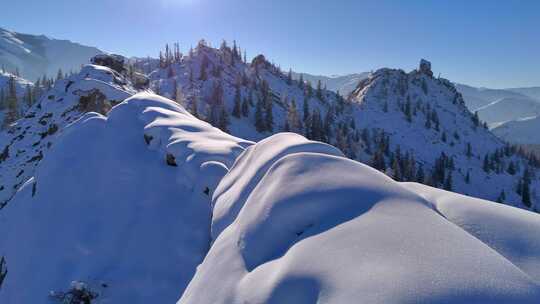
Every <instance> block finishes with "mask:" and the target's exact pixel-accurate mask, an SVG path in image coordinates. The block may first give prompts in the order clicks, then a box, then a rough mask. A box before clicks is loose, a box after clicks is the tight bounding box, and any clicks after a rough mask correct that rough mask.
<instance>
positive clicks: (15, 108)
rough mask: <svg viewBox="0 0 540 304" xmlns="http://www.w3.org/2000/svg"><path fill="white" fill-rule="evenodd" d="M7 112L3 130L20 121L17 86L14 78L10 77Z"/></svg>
mask: <svg viewBox="0 0 540 304" xmlns="http://www.w3.org/2000/svg"><path fill="white" fill-rule="evenodd" d="M5 103H6V108H7V112H6V114H5V116H4V122H3V126H2V127H3V129H5V128H7V127H8V126H9V125H11V124H12V123H14V122H15V121H16V120H17V119H19V104H18V100H17V86H16V80H15V77H14V76H10V77H9V80H8V93H7V97H6V102H5Z"/></svg>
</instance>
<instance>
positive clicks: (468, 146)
mask: <svg viewBox="0 0 540 304" xmlns="http://www.w3.org/2000/svg"><path fill="white" fill-rule="evenodd" d="M465 155H467V158H471V156H472V147H471V143H470V142H468V143H467V150H466V152H465Z"/></svg>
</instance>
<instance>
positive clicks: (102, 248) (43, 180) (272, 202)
mask: <svg viewBox="0 0 540 304" xmlns="http://www.w3.org/2000/svg"><path fill="white" fill-rule="evenodd" d="M86 69H87V72H88V77H84V76H86V75H82V76H80V78H78V79H77V81H76V83H73V84H72V85H71V86H70V88H69V89H68V92H73V91H72V88H71V87H73V90H75V91H77V90H80V88H81V87H84V88H86V89H88V87H86V85H87V84H86V83H88V82H93V83H94V85H96V86H103V88H105V87H107V88H108V92H109V94H110V95H111V96H115V95H118V96H120V95H122V94H125V95H126V97H127V98H125V100H124V101H122V102H120V103H119V104H117V105H115V106H114V107H113V108H112V110H110V111H109V112H108V113H107V116H104V115H102V114H98V113H86V114H85V113H80V112H79V114H77V115H75V114H73V115H74V116H73V117H74V118H73V119H74V121H71V122H70V123H66V124H65V125H64V126H63V127H62V129H61V131H60V132H59V133H58V134H57V135H55V136H54V140H53V141H52V142H54V144H53V145H52V147H51V148H50V149H49V150H47V151H46V152H44V157H43V160H42V161H40V162H39V164H38V165H36V168H35V170H34V171H32V173H31V177H30V178H29V179H26V180H25V182H24V183H23V184H22V185H21V187H20V188H19V189H18V191H17V193H16V194H15V196H14V197H13V199H12V200H11V201H10V202H9V204H7V206H6V207H5V208H3V209H2V211H1V212H0V231H2V234H0V255H1V256H5V258H6V261H7V269H8V276H7V277H6V280H5V281H4V284H3V286H2V290H1V292H0V303H47V301H49V298H48V297H49V296H50V295H55V294H57V293H61V292H65V291H67V290H68V288H69V286H70V282H73V281H76V282H81V283H83V284H85V285H86V286H87V287H86V288H88V289H89V290H91V291H93V292H97V293H98V294H99V297H98V298H97V303H149V302H152V303H174V302H175V301H178V303H181V304H185V303H186V304H187V303H197V304H205V303H212V304H215V303H358V302H362V303H536V302H537V299H538V298H539V297H540V286H539V284H538V282H539V279H540V261H539V260H540V258H539V257H540V238H539V237H538V234H537V233H536V231H538V229H540V216H539V215H538V214H534V213H531V212H528V211H525V210H520V209H516V208H513V207H509V206H505V205H499V204H495V203H493V202H488V201H483V200H479V199H473V198H470V197H466V196H463V195H458V194H454V193H450V192H446V191H442V190H438V189H434V188H430V187H427V186H424V185H420V184H415V183H398V182H395V181H393V180H392V179H391V178H389V177H387V176H386V175H385V174H383V173H380V172H378V171H376V170H374V169H372V168H370V167H368V166H366V165H364V164H362V163H359V162H356V161H353V160H350V159H347V158H345V157H343V154H342V153H341V152H340V151H339V150H338V149H336V148H334V147H332V146H330V145H327V144H324V143H320V142H314V141H309V140H307V139H305V138H304V137H303V136H301V135H298V134H293V133H279V134H276V135H273V136H270V137H267V138H265V139H263V140H261V141H259V142H258V143H253V142H251V141H247V140H243V139H241V138H239V137H235V136H232V135H228V134H226V133H224V132H222V131H220V130H219V129H217V128H214V127H212V126H211V125H209V124H208V123H206V122H203V121H201V120H199V119H197V118H196V117H194V116H193V115H191V114H190V113H188V112H187V111H186V110H185V109H184V108H183V107H182V106H181V105H178V104H177V103H175V102H173V101H171V100H168V99H166V98H163V97H159V96H157V95H154V94H152V93H150V92H141V93H138V94H134V95H132V93H131V92H132V91H130V90H131V89H130V88H129V85H118V86H115V85H114V83H115V81H114V79H112V78H108V77H109V76H111V75H109V73H111V71H110V70H108V69H101V68H97V67H93V66H89V67H87V68H86ZM112 75H113V76H114V74H112ZM119 80H121V79H116V82H118V81H119ZM111 81H112V82H111ZM58 86H59V87H57V90H59V91H62V90H63V89H65V87H62V86H60V84H58ZM131 95H132V96H131ZM63 96H64V97H66V95H63ZM118 96H117V97H118ZM66 100H68V102H69V100H71V99H66ZM72 102H73V103H76V99H73V100H72ZM41 104H42V107H43V108H42V109H44V110H45V111H46V109H48V107H49V106H48V104H52V105H56V106H58V104H61V103H58V102H57V101H55V100H54V99H53V100H48V99H46V98H45V99H44V100H42V101H41ZM66 106H67V105H66ZM60 113H63V112H54V115H57V114H60ZM69 113H71V112H69ZM30 122H32V123H34V124H38V123H36V121H32V119H29V120H28V121H27V123H30ZM21 123H22V122H21ZM508 227H511V229H508ZM21 290H24V292H21Z"/></svg>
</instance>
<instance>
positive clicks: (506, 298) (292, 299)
mask: <svg viewBox="0 0 540 304" xmlns="http://www.w3.org/2000/svg"><path fill="white" fill-rule="evenodd" d="M281 136H283V135H275V136H273V137H271V138H269V139H268V140H267V141H269V142H270V141H275V142H278V141H279V142H281V143H286V144H284V146H287V145H289V146H291V147H293V146H297V145H299V144H301V143H302V140H301V139H296V140H294V139H291V138H283V139H282V140H279V137H281ZM265 146H271V145H268V144H267V143H266V142H264V141H263V142H261V143H258V144H257V145H255V146H252V147H250V148H249V149H248V150H247V151H246V152H245V153H244V154H243V155H242V156H241V157H240V158H239V159H238V160H237V163H236V164H235V165H234V166H233V168H232V169H231V171H230V172H229V173H228V174H227V175H226V176H225V177H224V179H223V181H222V183H221V184H220V186H219V187H218V190H217V191H216V193H215V195H214V198H213V200H214V204H215V209H214V221H213V227H212V229H213V232H214V237H216V236H217V239H216V240H215V241H214V243H213V245H212V247H211V249H210V251H209V253H208V254H207V256H206V258H205V260H204V262H203V263H202V265H201V266H200V267H199V268H198V271H197V273H196V275H195V277H194V279H193V280H192V281H191V283H190V285H189V287H188V288H187V290H186V292H185V293H184V295H183V297H182V298H181V300H180V301H179V302H178V303H359V302H360V303H518V302H519V303H535V302H536V301H537V299H538V297H539V296H540V288H539V286H538V283H537V282H538V281H537V280H538V269H539V268H538V264H537V263H538V261H540V257H539V256H538V252H539V248H538V244H539V241H540V238H539V237H538V236H537V234H536V233H534V232H533V231H535V230H537V229H538V228H540V226H539V225H540V218H539V217H538V216H537V215H536V214H532V213H529V212H526V211H521V210H517V209H514V208H511V207H507V206H503V205H497V204H494V203H491V202H486V201H482V200H479V199H472V198H469V197H466V196H462V195H457V194H453V193H450V192H446V191H442V190H437V189H434V188H430V187H427V186H422V185H420V184H415V183H411V184H407V183H396V182H394V181H393V180H391V179H390V178H388V177H386V176H385V175H383V174H382V173H379V172H378V171H376V170H373V169H371V168H369V167H367V166H365V165H362V164H360V163H357V162H354V161H351V160H348V159H346V158H343V157H340V156H338V155H333V154H334V153H332V150H327V151H324V149H320V148H318V147H317V146H310V145H304V146H303V148H299V149H294V151H291V152H290V153H281V151H282V150H283V149H284V148H285V147H280V148H279V149H276V150H277V151H272V149H269V148H265ZM329 152H330V153H329ZM257 154H259V155H257ZM258 158H260V159H273V162H272V165H271V166H264V165H261V164H259V165H258V164H257V163H258V162H256V161H253V160H254V159H258ZM248 163H249V165H248ZM246 166H255V167H256V168H257V167H259V168H262V170H264V171H265V172H264V173H262V172H258V173H257V175H258V176H261V177H255V178H251V179H249V178H248V179H246V180H243V179H242V178H239V177H238V176H241V175H243V174H241V173H240V172H244V171H246V170H245V167H246ZM247 176H250V174H249V172H248V174H247ZM228 179H234V185H232V186H231V184H233V183H231V182H228V183H227V180H228ZM222 186H223V189H221V188H222ZM220 190H222V191H220ZM228 192H232V193H228ZM227 197H229V198H231V197H238V198H240V199H239V203H238V204H240V205H241V206H240V210H235V209H237V208H238V207H237V206H235V205H234V204H230V203H229V201H230V200H228V199H226V198H227ZM244 200H245V201H244ZM227 208H229V209H232V211H229V212H228V214H233V215H235V216H234V220H231V219H227V218H226V217H223V216H221V214H224V213H227V212H224V211H223V209H227ZM222 218H226V219H227V220H226V221H225V225H226V224H228V225H226V226H227V227H225V228H224V227H223V226H224V224H223V223H222V222H223V221H222V220H221V219H222ZM501 222H502V223H507V224H511V225H512V226H511V227H513V228H512V230H511V231H508V230H507V231H505V230H504V229H503V228H501V227H500V226H497V225H496V223H501ZM216 226H217V227H216ZM219 231H222V232H221V233H220V234H218V233H217V232H219ZM516 231H519V233H520V236H519V237H518V238H517V239H514V240H513V238H514V233H515V232H516ZM208 286H215V288H210V289H209V288H208Z"/></svg>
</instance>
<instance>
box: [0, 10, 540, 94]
mask: <svg viewBox="0 0 540 304" xmlns="http://www.w3.org/2000/svg"><path fill="white" fill-rule="evenodd" d="M5 2H6V3H2V5H1V10H0V27H5V28H8V29H12V30H15V31H19V32H25V33H31V34H46V35H48V36H51V37H54V38H61V39H69V40H72V41H76V42H79V43H82V44H87V45H92V46H97V47H98V48H100V49H103V50H106V51H111V52H117V53H120V54H125V55H133V56H147V55H150V56H156V55H157V54H158V52H159V49H160V47H162V46H163V45H164V44H165V43H166V42H175V41H178V42H180V44H181V46H182V47H183V49H188V48H189V46H190V45H195V44H196V43H197V41H198V40H199V39H200V38H205V39H206V40H208V41H210V42H211V43H212V44H213V45H219V43H220V41H221V40H222V39H227V40H229V41H232V40H233V39H236V40H237V42H238V43H239V44H240V46H241V47H242V48H245V49H247V52H248V56H253V55H256V54H257V53H264V54H265V55H266V56H267V57H268V58H269V59H270V60H272V61H274V62H276V63H278V64H280V65H281V67H282V68H283V69H288V68H289V67H291V68H293V69H294V70H296V71H301V72H307V73H312V74H324V75H332V74H346V73H354V72H363V71H370V70H373V69H377V68H380V67H395V68H403V69H405V70H411V69H413V68H415V67H416V65H417V63H418V61H419V59H420V58H426V59H428V60H430V61H431V62H432V65H433V70H434V72H435V74H436V75H438V74H439V73H440V74H441V76H442V77H445V78H448V79H450V80H452V81H456V82H462V83H466V84H471V85H475V86H486V87H494V88H502V87H517V86H540V1H539V0H521V1H519V0H500V1H499V0H490V1H483V0H467V1H465V0H431V1H428V0H402V1H386V0H384V1H383V0H343V1H339V0H327V1H322V0H92V1H90V0H17V1H9V2H8V1H5Z"/></svg>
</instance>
